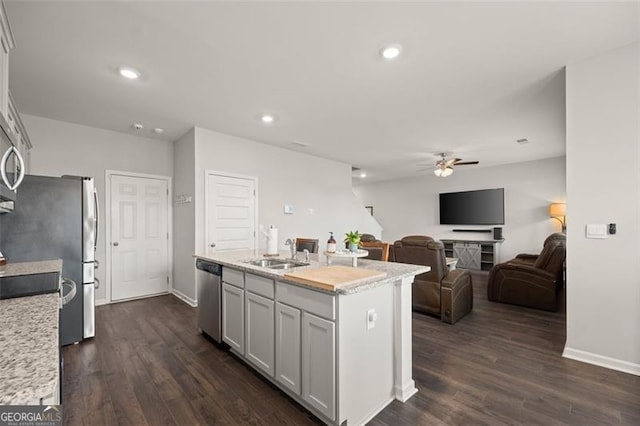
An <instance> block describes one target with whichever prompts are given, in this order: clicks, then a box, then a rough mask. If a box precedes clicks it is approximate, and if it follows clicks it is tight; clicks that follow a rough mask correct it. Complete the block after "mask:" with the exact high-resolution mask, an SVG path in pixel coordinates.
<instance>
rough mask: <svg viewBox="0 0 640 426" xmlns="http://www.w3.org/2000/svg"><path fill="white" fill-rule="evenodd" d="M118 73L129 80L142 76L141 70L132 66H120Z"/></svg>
mask: <svg viewBox="0 0 640 426" xmlns="http://www.w3.org/2000/svg"><path fill="white" fill-rule="evenodd" d="M118 73H120V75H121V76H122V77H124V78H128V79H129V80H137V79H139V78H140V71H138V70H136V69H135V68H131V67H120V68H119V69H118Z"/></svg>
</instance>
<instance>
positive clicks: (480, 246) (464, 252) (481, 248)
mask: <svg viewBox="0 0 640 426" xmlns="http://www.w3.org/2000/svg"><path fill="white" fill-rule="evenodd" d="M441 241H442V244H444V252H445V255H446V256H447V257H455V258H457V259H458V264H457V267H458V268H462V269H471V270H475V271H489V270H490V269H491V268H492V267H493V266H494V265H495V264H497V263H499V262H500V256H499V248H500V244H501V243H502V242H503V241H504V239H502V240H486V239H485V240H469V239H464V240H463V239H451V238H449V239H442V240H441Z"/></svg>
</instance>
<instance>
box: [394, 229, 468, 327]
mask: <svg viewBox="0 0 640 426" xmlns="http://www.w3.org/2000/svg"><path fill="white" fill-rule="evenodd" d="M394 252H395V259H396V262H402V263H410V264H414V265H426V266H430V267H431V271H430V272H426V273H424V274H420V275H417V276H416V277H415V279H414V281H413V286H412V299H413V300H412V303H413V309H414V310H416V311H420V312H424V313H427V314H431V315H436V316H438V317H440V319H441V320H442V321H444V322H447V323H449V324H453V323H455V322H456V321H458V320H459V319H460V318H462V317H464V316H465V315H466V314H468V313H469V312H471V310H472V309H473V285H472V281H471V274H470V273H469V271H467V270H464V269H455V270H453V271H449V268H448V267H447V261H446V256H445V253H444V245H443V244H442V243H441V242H440V241H435V240H434V239H433V238H431V237H427V236H424V235H412V236H408V237H404V238H402V239H401V240H399V241H396V242H395V243H394Z"/></svg>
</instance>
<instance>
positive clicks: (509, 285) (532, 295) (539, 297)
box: [487, 232, 566, 311]
mask: <svg viewBox="0 0 640 426" xmlns="http://www.w3.org/2000/svg"><path fill="white" fill-rule="evenodd" d="M565 256H566V236H565V235H564V234H562V233H559V232H558V233H555V234H551V235H550V236H548V237H547V239H546V240H545V241H544V246H543V248H542V252H541V253H540V254H539V255H532V254H519V255H517V256H516V257H515V259H512V260H510V261H508V262H505V263H500V264H498V265H496V266H494V267H493V268H491V271H490V272H489V281H488V282H487V297H488V299H489V300H491V301H493V302H502V303H510V304H512V305H520V306H526V307H529V308H536V309H543V310H545V311H557V310H558V308H559V306H558V300H559V294H560V291H561V290H562V286H563V268H564V260H565Z"/></svg>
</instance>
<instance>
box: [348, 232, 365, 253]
mask: <svg viewBox="0 0 640 426" xmlns="http://www.w3.org/2000/svg"><path fill="white" fill-rule="evenodd" d="M360 237H362V234H361V233H360V232H358V231H355V232H354V231H349V232H347V233H346V234H344V242H345V243H347V244H348V246H349V251H351V252H353V253H355V252H357V251H358V247H360Z"/></svg>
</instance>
